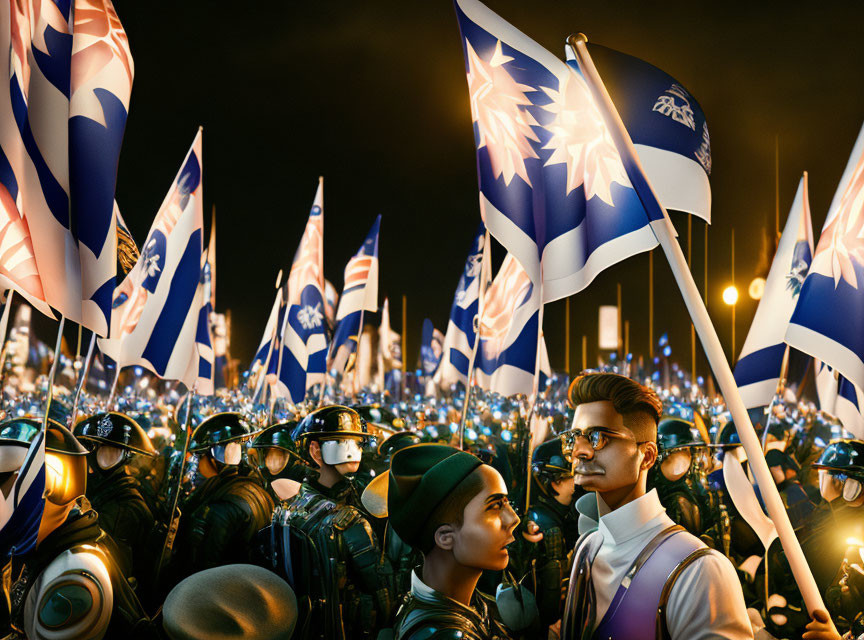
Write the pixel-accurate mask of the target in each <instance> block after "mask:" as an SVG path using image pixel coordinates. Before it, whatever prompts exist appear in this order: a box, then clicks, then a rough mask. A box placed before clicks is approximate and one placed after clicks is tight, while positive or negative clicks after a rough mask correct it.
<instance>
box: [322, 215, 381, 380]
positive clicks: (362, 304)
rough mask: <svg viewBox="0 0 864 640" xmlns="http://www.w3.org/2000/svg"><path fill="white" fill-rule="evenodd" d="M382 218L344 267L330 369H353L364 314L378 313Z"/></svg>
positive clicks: (378, 219)
mask: <svg viewBox="0 0 864 640" xmlns="http://www.w3.org/2000/svg"><path fill="white" fill-rule="evenodd" d="M380 225H381V216H380V215H379V216H378V217H377V218H376V219H375V222H374V223H373V225H372V228H371V229H370V230H369V233H368V235H367V236H366V240H365V241H364V242H363V245H362V246H361V247H360V249H359V250H358V251H357V253H356V254H354V256H353V257H352V258H351V259H350V260H348V264H347V265H346V266H345V284H344V286H343V288H342V295H341V296H340V297H339V307H338V310H337V312H336V331H335V332H334V335H333V344H332V346H331V347H330V351H331V353H332V354H333V362H332V364H331V368H333V369H336V370H338V371H346V370H350V369H351V367H352V366H353V360H354V359H355V358H356V353H357V343H358V340H359V335H360V331H361V326H360V324H361V322H362V317H363V312H364V311H369V312H371V313H375V312H376V311H377V310H378V233H379V229H380Z"/></svg>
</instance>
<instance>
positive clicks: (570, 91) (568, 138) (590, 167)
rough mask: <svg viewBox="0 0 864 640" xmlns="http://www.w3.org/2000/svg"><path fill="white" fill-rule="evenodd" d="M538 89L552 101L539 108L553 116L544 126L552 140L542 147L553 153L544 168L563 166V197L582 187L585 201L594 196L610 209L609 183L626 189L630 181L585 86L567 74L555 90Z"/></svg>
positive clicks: (573, 74)
mask: <svg viewBox="0 0 864 640" xmlns="http://www.w3.org/2000/svg"><path fill="white" fill-rule="evenodd" d="M541 89H542V90H543V92H544V93H545V94H546V95H547V96H549V98H550V99H551V100H552V102H551V103H550V104H548V105H545V106H543V107H541V108H542V109H544V110H546V111H549V112H550V113H553V114H555V119H554V120H553V121H552V122H551V123H550V124H548V125H546V129H548V130H549V131H550V132H552V137H551V138H550V139H549V142H547V143H546V145H545V146H544V147H543V148H544V149H552V150H553V151H552V155H551V156H550V157H549V159H548V160H547V161H546V166H548V165H552V164H566V165H567V194H569V193H570V192H571V191H573V190H574V189H576V188H577V187H579V186H580V185H583V184H584V185H585V199H586V200H590V199H591V198H593V197H594V196H597V197H598V198H600V199H601V200H602V201H603V202H605V203H606V204H608V205H609V206H614V203H613V202H612V183H613V182H617V183H618V184H620V185H623V186H626V187H629V186H630V181H629V180H628V179H627V174H626V172H625V171H624V165H623V163H622V162H621V157H620V156H619V155H618V151H617V149H616V148H615V143H614V142H613V140H612V136H611V135H609V131H608V130H607V128H606V124H605V123H604V122H603V116H602V115H600V111H599V110H598V109H597V106H596V105H595V104H594V99H593V98H592V97H591V92H590V90H589V89H588V85H586V84H585V81H584V80H583V79H582V78H581V77H579V76H578V75H577V74H576V73H574V72H570V73H569V74H568V75H567V76H565V78H564V79H563V80H562V81H561V85H560V87H559V89H558V91H556V90H555V89H550V88H548V87H541Z"/></svg>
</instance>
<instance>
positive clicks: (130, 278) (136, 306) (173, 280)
mask: <svg viewBox="0 0 864 640" xmlns="http://www.w3.org/2000/svg"><path fill="white" fill-rule="evenodd" d="M201 178H202V165H201V130H200V129H199V131H198V133H197V135H196V136H195V140H194V141H193V143H192V147H191V148H190V149H189V152H188V153H187V154H186V158H185V159H184V161H183V164H182V165H181V168H180V172H179V173H178V174H177V177H176V178H175V179H174V183H173V184H172V185H171V188H170V189H169V190H168V194H167V195H166V196H165V200H164V201H163V202H162V206H161V207H159V211H158V212H157V214H156V218H155V220H154V221H153V225H152V226H151V228H150V233H149V234H148V235H147V239H146V240H145V241H144V244H143V246H142V249H141V256H140V257H139V259H138V262H137V263H136V264H135V267H134V268H133V269H132V271H130V272H129V275H127V276H126V278H125V279H124V280H123V282H122V283H121V284H120V286H118V287H117V289H116V291H115V294H114V312H113V314H112V317H111V337H110V339H107V340H100V341H99V347H100V349H102V351H103V352H104V353H106V354H107V355H108V356H110V357H111V358H112V359H113V360H115V361H116V362H117V365H118V366H120V367H126V366H131V365H140V366H142V367H145V368H147V369H149V370H150V371H152V372H153V373H155V374H156V375H158V376H159V377H160V378H166V379H169V380H180V381H182V382H184V383H185V384H186V385H187V386H188V387H189V388H192V387H193V386H194V385H195V382H196V380H197V377H198V372H199V366H198V364H199V348H198V343H202V344H203V343H204V335H203V334H202V333H201V332H200V331H199V327H200V325H201V318H202V313H203V312H204V311H203V310H204V308H205V305H206V304H208V303H209V299H205V282H206V277H205V272H204V269H203V266H204V262H205V261H204V250H203V234H204V220H203V206H202V205H203V203H202V200H203V187H202V183H201ZM204 333H206V331H205V332H204ZM206 345H207V347H209V346H210V343H209V338H207V341H206Z"/></svg>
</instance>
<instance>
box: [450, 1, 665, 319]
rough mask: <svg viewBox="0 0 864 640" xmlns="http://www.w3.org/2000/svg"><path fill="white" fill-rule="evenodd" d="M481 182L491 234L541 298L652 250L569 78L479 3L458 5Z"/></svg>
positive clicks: (635, 201)
mask: <svg viewBox="0 0 864 640" xmlns="http://www.w3.org/2000/svg"><path fill="white" fill-rule="evenodd" d="M456 13H457V18H458V21H459V27H460V30H461V35H462V44H463V48H464V53H465V66H466V73H467V77H468V91H469V97H470V102H471V114H472V120H473V123H474V136H475V143H476V148H477V167H478V174H479V183H480V205H481V213H482V214H483V219H484V221H485V223H486V226H487V227H488V228H489V230H490V232H491V233H492V235H494V236H495V238H496V239H498V240H499V241H500V242H501V244H503V245H504V247H505V248H506V249H507V250H508V251H509V252H510V253H511V254H513V256H514V257H515V258H516V259H517V260H519V262H520V263H521V264H522V266H523V267H524V269H525V271H526V273H527V274H528V276H529V277H530V279H531V281H532V282H534V283H536V284H538V285H540V284H541V274H542V286H541V287H540V289H541V292H542V301H543V302H551V301H553V300H557V299H560V298H563V297H566V296H568V295H572V294H574V293H577V292H578V291H580V290H582V289H584V288H585V287H586V286H588V284H590V283H591V281H592V280H593V279H594V277H596V275H597V274H598V273H600V272H601V271H602V270H603V269H606V268H608V267H609V266H611V265H613V264H615V263H617V262H620V261H621V260H624V259H625V258H627V257H629V256H632V255H635V254H636V253H639V252H642V251H647V250H650V249H652V248H653V247H655V246H656V245H657V239H656V238H655V236H654V232H653V231H652V230H651V228H650V224H649V223H650V222H651V221H652V220H660V219H662V212H661V211H659V210H658V209H657V208H656V207H654V208H651V209H650V211H649V210H646V208H645V207H644V206H643V204H642V202H641V201H640V199H639V196H638V195H637V193H636V191H635V189H634V186H633V184H632V183H631V178H630V177H628V173H629V172H628V171H627V169H626V168H625V164H624V160H622V157H621V155H620V154H619V152H618V150H617V148H616V145H615V142H614V140H613V138H612V135H611V134H610V132H609V131H608V129H607V127H606V124H605V122H604V119H603V116H602V114H601V112H600V110H599V108H598V107H597V105H596V103H595V101H594V99H593V97H592V95H591V91H590V88H589V87H588V85H587V83H586V81H585V79H584V78H583V76H582V75H581V73H580V72H579V71H578V69H574V68H572V67H570V66H568V65H567V64H565V63H564V62H563V61H561V60H560V59H558V58H557V57H556V56H554V55H552V54H551V53H549V52H548V51H546V50H545V49H543V48H542V47H540V46H539V45H538V44H537V43H535V42H534V41H533V40H531V39H530V38H528V37H527V36H525V35H524V34H522V33H521V32H519V31H518V30H517V29H515V28H514V27H513V26H512V25H510V24H508V23H507V22H505V21H504V20H502V19H501V18H500V17H499V16H497V15H496V14H495V13H493V12H492V11H491V10H489V9H488V8H487V7H486V6H484V5H483V4H481V3H480V2H478V1H477V0H456Z"/></svg>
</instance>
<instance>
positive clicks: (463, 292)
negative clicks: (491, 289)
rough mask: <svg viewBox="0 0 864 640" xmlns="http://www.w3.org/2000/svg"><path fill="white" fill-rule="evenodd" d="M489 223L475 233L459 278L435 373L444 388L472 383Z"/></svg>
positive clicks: (480, 226)
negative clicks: (472, 361)
mask: <svg viewBox="0 0 864 640" xmlns="http://www.w3.org/2000/svg"><path fill="white" fill-rule="evenodd" d="M487 240H488V239H487V234H486V226H485V225H484V224H483V223H482V222H481V223H480V225H479V226H478V227H477V231H476V233H475V234H474V240H473V241H472V243H471V249H470V251H469V252H468V258H467V259H466V260H465V267H464V268H463V270H462V275H461V276H460V277H459V284H458V286H457V287H456V294H455V295H454V296H453V304H452V306H451V307H450V320H449V322H448V323H447V332H446V333H445V334H444V345H443V347H442V356H441V364H440V365H439V367H438V370H437V371H436V372H435V380H436V381H437V383H438V385H439V386H441V387H444V388H446V387H449V386H450V385H453V384H456V383H457V382H461V383H462V384H463V385H467V384H468V367H469V364H470V361H471V352H472V351H473V349H474V340H475V336H476V335H477V333H476V328H475V326H474V319H475V317H476V316H477V315H478V314H479V313H480V288H481V287H480V285H481V280H482V277H483V275H482V274H483V264H484V258H483V256H484V255H485V253H486V251H487V250H488V249H487V248H486V247H487Z"/></svg>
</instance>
